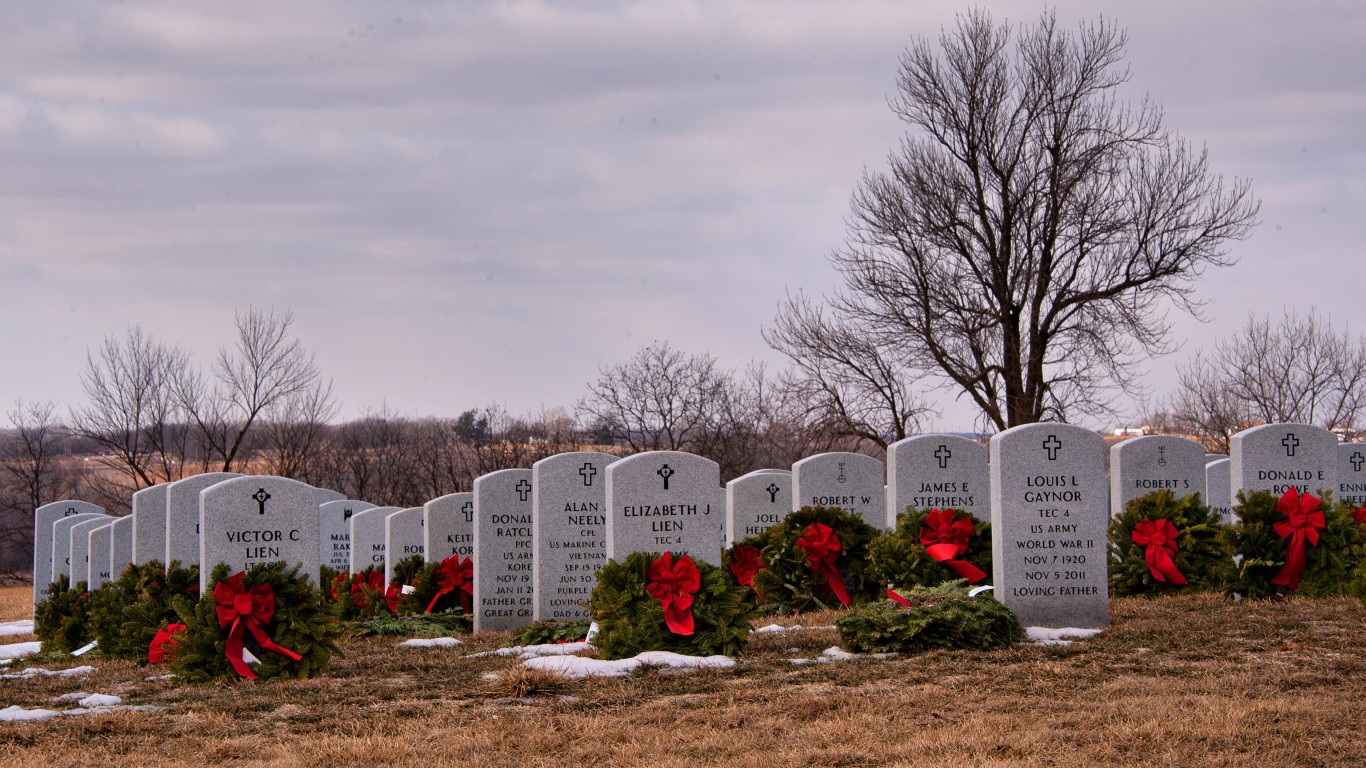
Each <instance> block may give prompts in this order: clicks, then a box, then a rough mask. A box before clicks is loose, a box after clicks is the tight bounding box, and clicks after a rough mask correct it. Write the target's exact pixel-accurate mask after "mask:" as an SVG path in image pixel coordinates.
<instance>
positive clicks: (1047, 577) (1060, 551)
mask: <svg viewBox="0 0 1366 768" xmlns="http://www.w3.org/2000/svg"><path fill="white" fill-rule="evenodd" d="M990 451H991V461H990V475H991V534H992V541H991V547H992V567H993V573H994V579H993V584H994V586H995V591H994V592H993V594H994V595H995V597H996V599H997V600H1000V601H1001V602H1002V603H1005V604H1006V605H1007V606H1009V607H1010V608H1011V610H1013V611H1015V613H1016V614H1017V615H1018V616H1019V617H1020V621H1021V623H1023V624H1024V625H1025V626H1041V627H1083V628H1094V627H1104V626H1107V625H1108V624H1109V622H1110V605H1109V590H1108V584H1107V579H1108V569H1107V562H1106V557H1107V553H1106V537H1105V536H1106V528H1107V527H1108V525H1109V522H1110V502H1109V498H1108V497H1109V488H1108V485H1107V483H1106V481H1105V440H1104V438H1102V437H1101V436H1100V435H1099V434H1097V433H1095V432H1092V431H1091V430H1088V429H1082V428H1080V427H1074V426H1070V425H1067V424H1048V423H1045V424H1026V425H1023V426H1019V427H1014V428H1011V429H1007V430H1006V431H1004V432H1001V433H999V434H997V435H995V436H993V437H992V438H991V445H990Z"/></svg>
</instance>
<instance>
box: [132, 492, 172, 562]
mask: <svg viewBox="0 0 1366 768" xmlns="http://www.w3.org/2000/svg"><path fill="white" fill-rule="evenodd" d="M169 487H170V484H169V483H161V484H160V485H153V486H149V487H147V488H143V489H142V490H140V491H138V492H137V493H134V494H133V562H135V563H137V564H138V565H142V564H143V563H149V562H151V561H153V560H157V561H159V562H160V563H161V564H162V565H165V564H166V489H167V488H169Z"/></svg>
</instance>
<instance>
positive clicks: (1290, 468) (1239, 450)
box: [1229, 424, 1345, 501]
mask: <svg viewBox="0 0 1366 768" xmlns="http://www.w3.org/2000/svg"><path fill="white" fill-rule="evenodd" d="M1339 446H1340V444H1339V443H1338V438H1337V435H1334V434H1333V433H1332V432H1329V431H1328V430H1326V429H1321V428H1319V427H1315V426H1312V425H1309V424H1263V425H1262V426H1260V427H1253V428H1251V429H1245V430H1243V431H1242V432H1239V433H1237V434H1236V435H1233V437H1232V438H1230V440H1229V459H1230V467H1231V472H1230V475H1231V482H1230V486H1229V496H1230V498H1232V499H1234V500H1235V501H1236V500H1237V498H1238V492H1239V491H1242V492H1243V493H1252V492H1254V491H1268V492H1270V493H1271V495H1273V496H1281V495H1282V494H1284V493H1285V492H1286V491H1287V490H1289V489H1290V488H1295V489H1296V490H1298V491H1299V492H1300V493H1312V494H1315V495H1319V494H1321V493H1322V492H1325V491H1332V490H1334V489H1335V488H1336V487H1337V475H1338V474H1339V472H1341V470H1342V468H1343V467H1344V466H1345V465H1344V464H1343V463H1342V459H1341V454H1340V453H1339V451H1340V447H1339Z"/></svg>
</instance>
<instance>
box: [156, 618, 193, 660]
mask: <svg viewBox="0 0 1366 768" xmlns="http://www.w3.org/2000/svg"><path fill="white" fill-rule="evenodd" d="M183 629H185V625H184V624H167V625H166V628H165V629H158V630H157V633H156V635H155V636H154V637H153V638H152V643H151V645H149V646H147V663H148V664H161V663H164V662H166V661H168V659H167V658H166V656H167V654H168V652H169V651H170V649H171V648H172V647H174V646H175V644H176V642H175V640H173V639H171V636H172V635H174V634H175V633H177V632H180V631H181V630H183Z"/></svg>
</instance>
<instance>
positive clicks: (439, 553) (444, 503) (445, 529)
mask: <svg viewBox="0 0 1366 768" xmlns="http://www.w3.org/2000/svg"><path fill="white" fill-rule="evenodd" d="M473 499H474V494H472V493H448V494H446V495H445V496H439V497H437V498H435V499H432V500H431V501H429V502H427V503H426V504H424V505H422V509H423V513H422V522H423V526H422V527H423V530H424V531H425V532H426V536H427V540H426V542H425V544H424V547H425V551H424V553H423V554H424V555H425V556H426V558H427V562H429V563H439V562H441V561H442V560H445V559H446V558H448V557H450V556H451V555H459V556H460V559H461V560H462V561H463V560H464V559H465V558H467V557H470V556H471V555H473V554H474V501H473Z"/></svg>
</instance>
